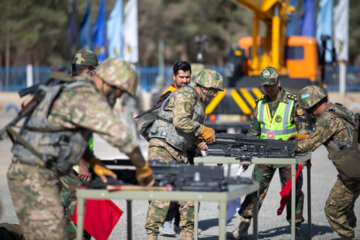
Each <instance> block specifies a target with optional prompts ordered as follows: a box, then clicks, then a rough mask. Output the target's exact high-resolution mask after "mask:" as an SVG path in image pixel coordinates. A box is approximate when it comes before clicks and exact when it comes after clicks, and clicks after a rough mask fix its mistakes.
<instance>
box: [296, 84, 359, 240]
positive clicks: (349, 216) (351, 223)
mask: <svg viewBox="0 0 360 240" xmlns="http://www.w3.org/2000/svg"><path fill="white" fill-rule="evenodd" d="M299 101H300V105H301V106H302V107H303V108H305V109H306V110H307V111H308V112H309V113H311V115H312V116H313V117H314V118H315V119H316V130H315V131H314V132H312V133H311V134H310V136H309V137H307V138H306V139H304V140H301V141H299V142H298V151H299V152H312V151H314V150H315V149H317V148H318V147H319V146H320V145H321V144H324V145H325V147H326V148H327V150H328V152H329V159H330V160H332V161H336V159H337V157H336V155H345V154H346V153H345V151H346V149H349V148H350V147H351V146H352V145H353V143H355V144H356V143H357V139H356V137H355V138H354V135H355V136H356V132H355V127H354V126H355V124H354V122H353V120H352V119H353V113H352V112H351V111H350V110H348V109H347V108H346V107H344V106H343V105H341V104H338V103H336V104H333V103H331V102H328V98H327V92H326V91H325V90H324V89H323V88H321V87H319V86H315V85H313V86H307V87H305V88H303V89H302V90H300V91H299ZM354 140H355V141H354ZM356 147H358V146H356ZM355 158H356V157H355ZM357 158H359V156H357ZM352 161H356V160H355V159H354V157H352V159H347V161H346V162H347V163H346V162H345V164H348V165H349V166H348V167H350V168H352V169H356V168H357V172H358V173H359V172H360V170H359V162H357V163H356V162H352ZM334 164H335V162H334ZM335 166H336V165H335ZM343 167H346V166H343ZM337 169H338V171H339V173H340V174H339V175H338V176H337V180H336V183H335V185H334V187H333V188H332V189H331V191H330V194H329V197H328V199H327V201H326V204H325V214H326V218H327V219H328V221H329V223H330V225H331V227H332V228H333V229H334V230H335V231H336V232H337V233H338V234H339V235H340V236H341V239H344V240H345V239H346V240H347V239H354V238H355V235H354V228H355V226H356V216H355V213H354V204H355V201H356V199H357V198H358V197H359V194H360V178H359V177H358V178H348V177H346V176H345V175H342V174H341V171H340V170H339V168H338V166H337ZM358 176H359V174H358Z"/></svg>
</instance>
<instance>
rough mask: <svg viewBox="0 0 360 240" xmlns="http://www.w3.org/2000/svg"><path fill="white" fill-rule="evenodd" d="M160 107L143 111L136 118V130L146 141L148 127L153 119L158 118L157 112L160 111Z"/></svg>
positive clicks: (147, 138)
mask: <svg viewBox="0 0 360 240" xmlns="http://www.w3.org/2000/svg"><path fill="white" fill-rule="evenodd" d="M160 109H161V108H160V107H159V108H157V109H154V110H152V111H151V112H146V113H144V114H143V115H142V116H141V117H139V118H137V121H136V123H137V126H138V131H139V132H140V134H141V136H143V137H144V138H145V139H146V141H150V138H149V132H150V128H151V126H152V125H153V123H154V122H155V120H157V119H158V114H159V112H160Z"/></svg>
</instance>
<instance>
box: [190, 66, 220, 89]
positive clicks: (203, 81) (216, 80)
mask: <svg viewBox="0 0 360 240" xmlns="http://www.w3.org/2000/svg"><path fill="white" fill-rule="evenodd" d="M194 82H195V83H196V84H198V85H200V86H203V87H206V88H214V89H218V90H219V91H223V90H224V81H223V77H222V76H221V74H220V73H218V72H216V71H214V70H211V69H204V70H201V71H200V72H199V73H198V74H197V75H196V77H195V80H194Z"/></svg>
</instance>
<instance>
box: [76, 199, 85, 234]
mask: <svg viewBox="0 0 360 240" xmlns="http://www.w3.org/2000/svg"><path fill="white" fill-rule="evenodd" d="M84 203H85V200H84V198H81V197H80V198H79V197H77V229H76V239H77V240H82V238H83V228H84Z"/></svg>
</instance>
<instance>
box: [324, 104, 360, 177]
mask: <svg viewBox="0 0 360 240" xmlns="http://www.w3.org/2000/svg"><path fill="white" fill-rule="evenodd" d="M334 106H335V107H334V108H329V109H327V111H326V112H325V114H331V115H333V116H336V117H339V118H340V119H341V120H342V121H343V123H344V124H345V126H346V129H347V131H348V136H349V138H348V140H347V141H334V140H332V139H330V141H328V142H325V143H324V145H325V146H326V147H327V149H328V151H329V156H328V157H329V159H330V160H331V161H332V162H333V164H334V165H335V167H336V169H337V170H338V172H339V177H340V178H341V179H342V180H343V181H344V183H352V182H353V181H354V180H355V181H360V150H359V146H358V141H357V139H358V138H357V137H358V133H357V131H355V121H354V115H353V113H352V112H351V111H350V110H348V109H347V108H345V107H344V106H343V105H341V104H339V103H336V104H335V105H334Z"/></svg>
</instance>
